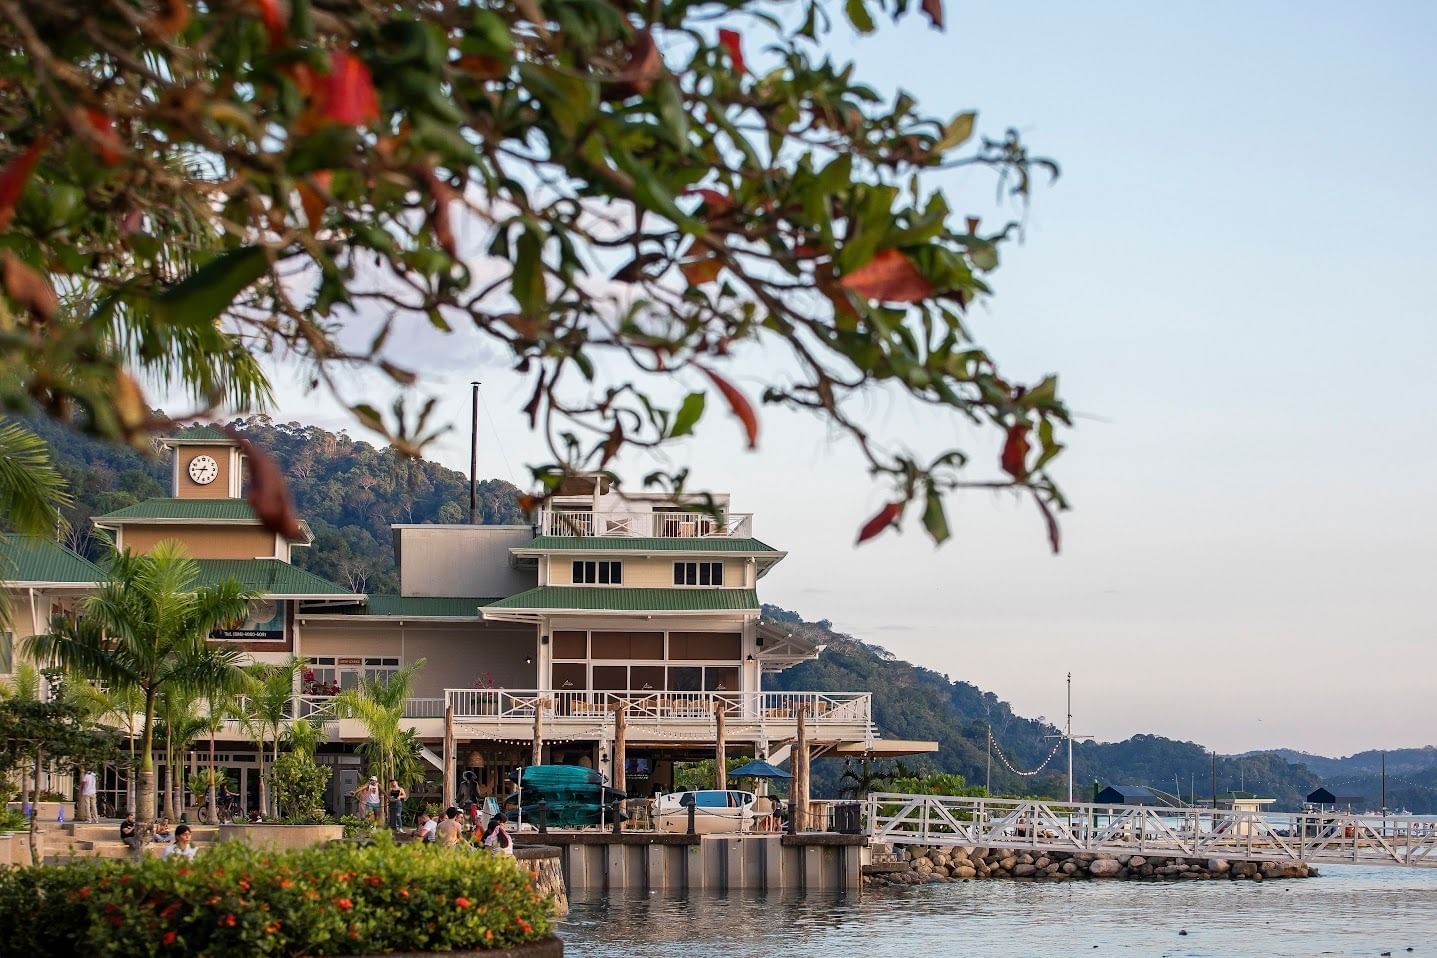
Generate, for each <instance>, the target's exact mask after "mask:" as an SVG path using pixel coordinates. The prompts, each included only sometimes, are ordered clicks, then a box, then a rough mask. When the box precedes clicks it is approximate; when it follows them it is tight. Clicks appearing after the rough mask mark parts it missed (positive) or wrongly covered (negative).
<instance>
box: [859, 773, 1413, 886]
mask: <svg viewBox="0 0 1437 958" xmlns="http://www.w3.org/2000/svg"><path fill="white" fill-rule="evenodd" d="M866 805H867V808H866V812H867V820H868V827H867V833H868V835H869V836H870V837H871V838H872V839H873V841H875V842H886V843H889V844H910V845H965V846H969V847H983V848H1015V849H1016V848H1026V849H1040V850H1045V851H1066V852H1092V853H1099V854H1113V855H1117V854H1128V855H1144V856H1149V857H1160V858H1161V857H1194V858H1202V857H1209V858H1225V859H1241V860H1244V861H1278V862H1282V861H1300V862H1311V863H1314V864H1322V863H1328V864H1369V865H1406V866H1413V867H1419V866H1420V867H1428V868H1437V820H1434V819H1432V818H1423V817H1416V816H1404V815H1343V814H1338V813H1335V812H1312V813H1307V812H1304V813H1282V812H1247V811H1232V810H1229V809H1218V810H1216V811H1214V810H1212V809H1210V808H1166V807H1150V806H1135V805H1089V804H1073V805H1069V804H1066V803H1059V802H1042V801H1033V800H1025V799H994V798H968V797H958V796H948V795H905V794H893V793H886V792H874V793H871V794H870V795H869V796H868V800H867V803H866Z"/></svg>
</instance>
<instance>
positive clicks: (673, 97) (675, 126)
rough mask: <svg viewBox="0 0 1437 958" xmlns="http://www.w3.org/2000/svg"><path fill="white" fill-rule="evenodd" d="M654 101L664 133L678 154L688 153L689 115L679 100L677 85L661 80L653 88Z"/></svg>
mask: <svg viewBox="0 0 1437 958" xmlns="http://www.w3.org/2000/svg"><path fill="white" fill-rule="evenodd" d="M654 99H655V101H656V102H657V104H658V108H659V119H660V120H661V121H663V125H664V126H663V128H664V132H665V133H667V134H668V135H669V139H670V141H671V142H672V143H673V145H674V146H676V147H678V149H679V152H680V153H687V152H689V115H688V111H686V110H685V109H684V104H683V101H682V100H681V99H680V98H679V85H678V83H676V82H675V81H673V80H672V79H669V78H665V79H663V80H661V81H660V82H659V83H658V85H657V86H655V87H654Z"/></svg>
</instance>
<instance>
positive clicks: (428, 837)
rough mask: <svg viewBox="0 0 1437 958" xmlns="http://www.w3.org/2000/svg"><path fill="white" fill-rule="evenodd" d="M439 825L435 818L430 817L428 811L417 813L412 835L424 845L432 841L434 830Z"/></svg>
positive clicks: (430, 843)
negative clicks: (416, 822) (417, 819)
mask: <svg viewBox="0 0 1437 958" xmlns="http://www.w3.org/2000/svg"><path fill="white" fill-rule="evenodd" d="M438 827H439V822H438V820H437V819H434V818H432V817H431V816H430V815H429V813H428V812H420V813H419V823H418V824H417V825H416V826H415V827H414V835H415V837H417V838H418V839H419V840H420V841H421V842H424V844H426V845H432V844H433V843H434V832H435V829H437V828H438Z"/></svg>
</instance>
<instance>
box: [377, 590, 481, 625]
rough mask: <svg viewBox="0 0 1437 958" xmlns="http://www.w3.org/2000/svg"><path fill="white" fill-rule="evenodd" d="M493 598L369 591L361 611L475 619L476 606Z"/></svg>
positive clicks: (476, 614) (476, 616)
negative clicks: (366, 603)
mask: <svg viewBox="0 0 1437 958" xmlns="http://www.w3.org/2000/svg"><path fill="white" fill-rule="evenodd" d="M493 601H495V600H494V597H493V596H488V597H473V598H471V597H466V596H452V595H442V596H421V595H372V596H370V597H369V606H368V608H367V609H365V610H363V612H362V614H364V615H392V616H399V617H403V616H415V617H430V618H446V619H449V618H453V619H477V618H478V617H479V606H481V605H488V604H489V603H491V602H493Z"/></svg>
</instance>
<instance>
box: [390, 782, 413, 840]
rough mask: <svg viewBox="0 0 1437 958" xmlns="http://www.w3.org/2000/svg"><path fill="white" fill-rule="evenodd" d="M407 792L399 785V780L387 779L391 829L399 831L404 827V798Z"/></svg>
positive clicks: (406, 796) (407, 795)
mask: <svg viewBox="0 0 1437 958" xmlns="http://www.w3.org/2000/svg"><path fill="white" fill-rule="evenodd" d="M408 797H409V793H408V792H406V791H405V790H404V789H402V788H400V787H399V780H398V779H396V778H391V779H390V780H389V828H390V830H391V831H396V832H397V831H399V830H400V829H401V828H403V827H404V800H405V799H406V798H408Z"/></svg>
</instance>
